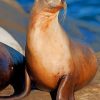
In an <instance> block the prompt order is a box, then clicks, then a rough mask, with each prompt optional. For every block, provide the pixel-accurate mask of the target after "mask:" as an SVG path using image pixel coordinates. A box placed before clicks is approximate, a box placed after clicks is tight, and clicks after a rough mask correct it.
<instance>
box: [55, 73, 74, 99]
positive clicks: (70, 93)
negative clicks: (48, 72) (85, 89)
mask: <svg viewBox="0 0 100 100" xmlns="http://www.w3.org/2000/svg"><path fill="white" fill-rule="evenodd" d="M56 100H75V98H74V83H73V78H72V76H71V75H69V76H67V75H66V76H64V77H63V78H62V79H61V81H60V84H59V87H58V91H57V96H56Z"/></svg>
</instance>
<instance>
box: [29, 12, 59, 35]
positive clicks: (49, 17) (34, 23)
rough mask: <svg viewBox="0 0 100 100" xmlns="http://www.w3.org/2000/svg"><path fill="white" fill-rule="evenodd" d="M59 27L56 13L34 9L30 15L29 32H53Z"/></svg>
mask: <svg viewBox="0 0 100 100" xmlns="http://www.w3.org/2000/svg"><path fill="white" fill-rule="evenodd" d="M59 27H60V25H59V22H58V13H55V14H53V13H50V12H46V11H41V12H38V11H34V13H33V14H32V16H31V21H30V26H29V34H30V33H34V32H35V31H37V30H38V31H41V32H45V33H48V32H51V33H54V32H55V30H56V31H57V29H59ZM55 33H56V32H55Z"/></svg>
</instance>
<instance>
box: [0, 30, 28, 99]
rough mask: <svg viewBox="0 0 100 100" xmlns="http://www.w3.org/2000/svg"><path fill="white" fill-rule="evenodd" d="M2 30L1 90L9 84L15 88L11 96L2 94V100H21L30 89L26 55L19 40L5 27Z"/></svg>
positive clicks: (0, 54)
mask: <svg viewBox="0 0 100 100" xmlns="http://www.w3.org/2000/svg"><path fill="white" fill-rule="evenodd" d="M0 32H1V34H2V38H0V41H1V42H0V91H2V90H3V89H5V88H6V87H7V86H8V85H9V84H10V85H12V87H13V88H14V93H12V94H11V95H10V96H6V95H5V96H0V100H19V99H20V98H22V97H24V96H26V95H27V94H28V93H29V91H30V79H29V77H28V75H27V72H26V71H25V56H24V55H23V50H22V48H21V47H20V45H19V44H18V42H17V41H16V40H14V39H13V37H12V36H10V34H9V33H8V32H6V31H5V30H4V29H3V28H0ZM3 38H4V39H3ZM26 77H27V78H26Z"/></svg>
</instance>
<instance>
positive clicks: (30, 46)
mask: <svg viewBox="0 0 100 100" xmlns="http://www.w3.org/2000/svg"><path fill="white" fill-rule="evenodd" d="M64 5H65V1H64V0H36V1H35V4H34V7H33V9H32V14H31V20H30V24H29V30H28V33H27V42H26V51H25V53H26V67H27V70H28V73H29V76H30V78H31V80H32V81H33V82H34V83H35V86H36V87H37V89H40V90H43V91H49V92H50V94H51V97H52V100H75V98H74V92H75V91H77V90H79V89H81V88H82V87H84V86H85V85H86V84H88V83H89V82H90V81H91V80H92V78H93V77H94V76H95V74H96V71H97V60H96V57H95V54H94V52H93V51H92V50H91V48H89V47H88V46H86V45H83V44H80V43H77V42H75V41H73V40H71V39H70V38H69V37H68V36H67V33H66V32H65V31H64V30H63V28H62V27H61V25H60V24H59V21H58V14H59V11H60V10H61V9H62V8H63V7H64Z"/></svg>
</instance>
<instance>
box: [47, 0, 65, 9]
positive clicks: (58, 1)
mask: <svg viewBox="0 0 100 100" xmlns="http://www.w3.org/2000/svg"><path fill="white" fill-rule="evenodd" d="M46 2H47V3H48V4H49V6H50V7H51V8H56V9H58V10H60V9H62V8H65V6H66V2H65V0H46Z"/></svg>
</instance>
